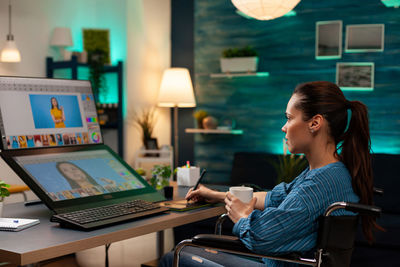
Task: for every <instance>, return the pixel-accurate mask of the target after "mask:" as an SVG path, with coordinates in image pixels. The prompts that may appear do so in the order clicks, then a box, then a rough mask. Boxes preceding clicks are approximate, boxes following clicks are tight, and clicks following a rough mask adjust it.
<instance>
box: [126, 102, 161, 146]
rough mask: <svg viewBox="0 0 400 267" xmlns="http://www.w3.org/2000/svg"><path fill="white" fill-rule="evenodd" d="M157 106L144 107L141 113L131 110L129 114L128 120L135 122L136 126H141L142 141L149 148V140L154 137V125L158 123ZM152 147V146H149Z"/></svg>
mask: <svg viewBox="0 0 400 267" xmlns="http://www.w3.org/2000/svg"><path fill="white" fill-rule="evenodd" d="M154 112H155V108H154V107H152V108H149V109H142V112H141V113H140V114H138V113H136V112H131V113H130V114H129V115H128V119H127V122H128V123H131V124H133V125H134V126H135V127H137V128H139V129H140V130H141V132H142V142H143V145H144V146H145V147H146V148H147V147H148V143H149V142H148V141H149V140H152V139H154V138H153V137H152V135H153V130H154V126H155V124H156V117H155V114H154ZM148 149H150V148H148Z"/></svg>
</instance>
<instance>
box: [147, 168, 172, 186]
mask: <svg viewBox="0 0 400 267" xmlns="http://www.w3.org/2000/svg"><path fill="white" fill-rule="evenodd" d="M171 174H172V170H171V166H169V165H155V166H154V167H153V168H152V169H151V179H150V185H151V186H152V187H154V188H155V189H157V190H160V189H162V188H164V187H165V186H169V179H170V177H171Z"/></svg>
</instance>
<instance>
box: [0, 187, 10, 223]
mask: <svg viewBox="0 0 400 267" xmlns="http://www.w3.org/2000/svg"><path fill="white" fill-rule="evenodd" d="M9 187H10V185H8V184H6V183H5V182H4V181H2V180H0V217H1V215H2V214H3V200H4V198H5V197H8V196H9V195H10V192H9V191H8V189H7V188H9Z"/></svg>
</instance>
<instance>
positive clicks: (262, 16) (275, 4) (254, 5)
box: [231, 0, 300, 20]
mask: <svg viewBox="0 0 400 267" xmlns="http://www.w3.org/2000/svg"><path fill="white" fill-rule="evenodd" d="M231 1H232V3H233V5H234V6H235V7H236V8H237V9H239V10H240V11H242V12H243V13H244V14H246V15H248V16H250V17H253V18H256V19H258V20H271V19H275V18H279V17H281V16H283V15H285V14H286V13H288V12H289V11H290V10H292V9H293V8H294V7H295V6H296V5H297V4H298V3H299V2H300V0H231Z"/></svg>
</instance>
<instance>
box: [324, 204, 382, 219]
mask: <svg viewBox="0 0 400 267" xmlns="http://www.w3.org/2000/svg"><path fill="white" fill-rule="evenodd" d="M338 209H345V210H348V211H352V212H357V213H360V214H365V215H370V216H374V217H379V216H380V215H381V212H382V209H381V208H379V207H376V206H370V205H364V204H360V203H353V202H335V203H333V204H331V205H330V206H329V207H328V208H327V209H326V210H325V213H324V216H329V215H330V214H331V213H332V212H333V211H335V210H338Z"/></svg>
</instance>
